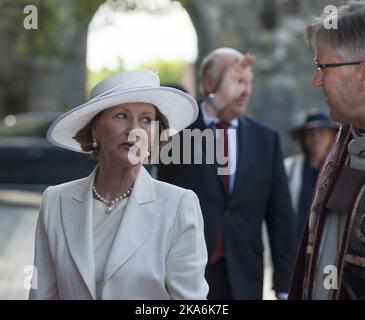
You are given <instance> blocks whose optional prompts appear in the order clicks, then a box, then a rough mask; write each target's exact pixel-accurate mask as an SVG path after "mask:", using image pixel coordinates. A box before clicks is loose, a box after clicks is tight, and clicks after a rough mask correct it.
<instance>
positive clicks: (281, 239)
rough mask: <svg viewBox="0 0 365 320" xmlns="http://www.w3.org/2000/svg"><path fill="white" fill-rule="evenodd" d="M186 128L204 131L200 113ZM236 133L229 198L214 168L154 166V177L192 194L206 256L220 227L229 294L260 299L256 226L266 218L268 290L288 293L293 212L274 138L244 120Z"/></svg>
mask: <svg viewBox="0 0 365 320" xmlns="http://www.w3.org/2000/svg"><path fill="white" fill-rule="evenodd" d="M189 128H190V129H193V128H199V129H201V130H204V129H206V126H205V124H204V121H203V118H202V115H201V113H200V115H199V117H198V119H197V120H196V122H195V123H193V124H192V126H190V127H189ZM237 130H238V131H237V139H238V141H237V147H238V150H237V151H238V152H237V171H236V177H235V182H234V187H233V191H232V192H231V194H230V195H229V196H227V194H226V192H225V189H224V182H223V178H222V176H218V175H217V166H216V165H215V164H212V165H209V164H203V165H184V164H172V165H163V164H160V165H159V167H158V178H159V179H160V180H163V181H166V182H169V183H172V184H175V185H178V186H181V187H183V188H187V189H191V190H193V191H194V192H195V193H196V194H197V195H198V197H199V200H200V205H201V208H202V212H203V216H204V221H205V237H206V243H207V248H208V254H209V256H211V254H212V252H213V250H214V248H215V245H216V243H217V239H218V236H219V234H220V232H221V230H222V228H223V230H224V250H225V256H226V259H227V267H228V275H229V280H230V286H231V290H232V296H233V297H234V298H235V299H262V287H263V244H262V222H263V221H264V220H266V222H267V227H268V232H269V239H270V245H271V250H272V256H273V263H274V289H275V290H276V292H288V287H289V280H290V276H291V271H292V263H293V252H292V217H293V212H292V206H291V200H290V195H289V190H288V185H287V177H286V174H285V172H284V167H283V160H282V155H281V150H280V145H279V137H278V134H277V133H276V132H275V131H274V130H272V129H270V128H268V127H266V126H264V125H262V124H260V123H258V122H257V121H255V120H253V119H251V118H249V117H243V118H240V119H239V125H238V129H237ZM180 137H181V134H180ZM181 141H182V140H181ZM181 144H182V143H181ZM204 148H205V147H204V146H203V151H202V152H203V159H204V154H205V151H204Z"/></svg>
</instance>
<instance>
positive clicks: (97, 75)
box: [86, 59, 125, 95]
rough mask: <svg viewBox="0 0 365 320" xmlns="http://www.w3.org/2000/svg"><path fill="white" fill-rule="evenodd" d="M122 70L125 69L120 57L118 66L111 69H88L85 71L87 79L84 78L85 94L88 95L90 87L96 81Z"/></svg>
mask: <svg viewBox="0 0 365 320" xmlns="http://www.w3.org/2000/svg"><path fill="white" fill-rule="evenodd" d="M124 70H125V68H124V64H123V60H122V59H120V60H119V65H118V67H117V68H115V69H113V70H111V69H106V68H104V69H102V70H99V71H91V70H88V71H87V80H86V91H87V95H89V93H90V91H91V89H92V87H93V86H95V85H96V84H97V83H98V82H100V81H102V80H104V79H106V78H108V77H110V76H112V75H113V74H115V73H118V72H122V71H124Z"/></svg>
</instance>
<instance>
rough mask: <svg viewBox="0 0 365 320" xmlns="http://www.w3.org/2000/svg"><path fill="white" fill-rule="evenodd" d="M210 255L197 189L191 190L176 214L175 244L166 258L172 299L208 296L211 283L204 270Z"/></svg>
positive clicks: (193, 298)
mask: <svg viewBox="0 0 365 320" xmlns="http://www.w3.org/2000/svg"><path fill="white" fill-rule="evenodd" d="M207 259H208V253H207V248H206V244H205V239H204V224H203V216H202V212H201V209H200V204H199V199H198V197H197V196H196V195H195V193H194V192H192V191H190V190H187V191H186V192H185V193H184V195H183V197H182V199H181V202H180V205H179V208H178V211H177V214H176V218H175V224H174V227H173V235H172V246H171V248H170V250H169V252H168V256H167V262H166V268H167V270H166V273H167V279H166V286H167V290H168V291H169V294H170V296H171V298H172V299H190V300H199V299H206V297H207V294H208V284H207V282H206V280H205V278H204V273H205V266H206V264H207Z"/></svg>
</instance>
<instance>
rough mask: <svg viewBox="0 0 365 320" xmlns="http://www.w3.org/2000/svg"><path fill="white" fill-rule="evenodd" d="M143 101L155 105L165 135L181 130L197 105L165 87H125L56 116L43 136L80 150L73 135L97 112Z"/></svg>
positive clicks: (61, 145)
mask: <svg viewBox="0 0 365 320" xmlns="http://www.w3.org/2000/svg"><path fill="white" fill-rule="evenodd" d="M132 102H144V103H151V104H153V105H155V106H156V107H157V108H158V109H159V111H160V112H161V113H162V114H164V115H165V116H166V117H167V119H168V120H169V124H170V129H169V135H170V136H172V135H173V134H175V133H177V132H179V131H181V130H182V129H184V128H186V127H188V126H189V125H190V124H191V123H193V122H194V121H195V120H196V118H197V117H198V110H199V109H198V105H197V103H196V101H195V100H194V99H193V98H192V97H190V96H189V95H188V94H186V93H184V92H182V91H180V90H177V89H175V88H169V87H157V88H156V87H145V88H136V89H131V90H126V91H124V92H119V93H114V94H110V95H107V96H102V97H100V98H97V99H93V100H90V101H88V102H86V103H84V104H82V105H80V106H78V107H76V108H73V109H71V110H70V111H68V112H66V113H64V114H63V115H61V116H60V117H59V118H57V119H56V120H55V121H54V122H53V123H52V125H51V126H50V128H49V129H48V132H47V139H48V140H49V141H50V142H51V143H53V144H55V145H57V146H59V147H62V148H66V149H70V150H73V151H77V152H83V153H87V152H85V151H83V150H82V149H81V147H80V144H79V143H78V142H77V141H76V140H75V139H74V138H73V137H74V136H75V135H76V133H77V132H78V131H79V130H80V129H81V128H83V127H84V126H85V125H86V124H87V123H88V122H89V121H90V120H91V119H92V118H93V117H94V116H96V115H97V114H98V113H99V112H101V111H103V110H105V109H108V108H110V107H113V106H117V105H120V104H123V103H132Z"/></svg>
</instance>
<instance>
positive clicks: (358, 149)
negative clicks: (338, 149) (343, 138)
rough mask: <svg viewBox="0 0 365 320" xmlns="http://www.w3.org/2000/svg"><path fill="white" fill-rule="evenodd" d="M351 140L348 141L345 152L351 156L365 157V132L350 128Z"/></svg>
mask: <svg viewBox="0 0 365 320" xmlns="http://www.w3.org/2000/svg"><path fill="white" fill-rule="evenodd" d="M351 133H352V136H353V139H352V140H351V141H350V143H349V145H348V147H347V150H348V152H349V153H351V154H356V155H362V156H364V155H365V132H362V130H361V131H360V130H359V129H357V128H355V127H354V126H351Z"/></svg>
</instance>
